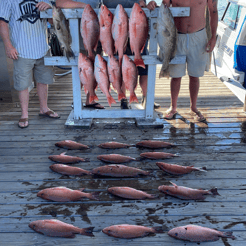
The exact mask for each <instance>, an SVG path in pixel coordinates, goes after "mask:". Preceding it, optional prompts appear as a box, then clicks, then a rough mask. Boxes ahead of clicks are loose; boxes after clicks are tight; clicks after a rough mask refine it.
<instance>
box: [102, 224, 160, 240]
mask: <svg viewBox="0 0 246 246" xmlns="http://www.w3.org/2000/svg"><path fill="white" fill-rule="evenodd" d="M102 231H103V233H105V234H107V235H108V236H111V237H117V238H127V239H130V238H137V237H145V236H148V235H149V234H155V233H164V232H163V230H162V227H145V226H139V225H128V224H122V225H112V226H109V227H106V228H104V229H103V230H102Z"/></svg>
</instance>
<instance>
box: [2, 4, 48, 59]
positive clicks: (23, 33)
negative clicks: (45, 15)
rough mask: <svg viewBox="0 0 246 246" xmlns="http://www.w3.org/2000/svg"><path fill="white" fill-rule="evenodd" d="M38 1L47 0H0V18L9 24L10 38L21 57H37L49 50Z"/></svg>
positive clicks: (44, 22) (45, 27) (44, 24)
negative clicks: (37, 5) (37, 7)
mask: <svg viewBox="0 0 246 246" xmlns="http://www.w3.org/2000/svg"><path fill="white" fill-rule="evenodd" d="M38 2H46V3H49V4H50V2H49V0H42V1H40V0H0V20H3V21H5V22H7V23H8V24H9V32H10V40H11V42H12V45H13V46H14V47H15V48H16V50H17V51H18V53H19V56H20V57H22V58H29V59H39V58H41V57H43V56H45V55H46V53H47V51H48V50H49V46H48V44H47V39H46V30H47V26H46V21H45V20H42V19H40V12H39V11H38V10H37V9H36V7H35V6H36V4H37V3H38Z"/></svg>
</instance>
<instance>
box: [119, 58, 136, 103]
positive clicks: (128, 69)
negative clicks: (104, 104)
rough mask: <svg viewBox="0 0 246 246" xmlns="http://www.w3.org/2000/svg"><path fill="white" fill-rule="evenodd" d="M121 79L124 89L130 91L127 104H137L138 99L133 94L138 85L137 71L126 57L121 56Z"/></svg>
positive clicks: (131, 61)
mask: <svg viewBox="0 0 246 246" xmlns="http://www.w3.org/2000/svg"><path fill="white" fill-rule="evenodd" d="M122 77H123V83H124V85H125V87H126V89H127V90H128V91H130V100H129V103H132V102H136V103H138V98H137V96H136V94H135V89H136V88H137V85H138V70H137V67H136V65H135V63H134V62H133V60H132V59H131V58H129V57H128V56H127V55H123V62H122Z"/></svg>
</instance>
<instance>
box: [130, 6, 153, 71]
mask: <svg viewBox="0 0 246 246" xmlns="http://www.w3.org/2000/svg"><path fill="white" fill-rule="evenodd" d="M148 32H149V25H148V19H147V16H146V14H145V12H144V11H143V9H142V8H141V7H140V5H139V4H138V3H134V5H133V8H132V11H131V15H130V19H129V34H130V47H131V51H132V53H134V63H135V64H136V66H137V67H142V68H145V65H144V61H143V59H142V57H141V52H143V49H144V46H145V43H146V40H147V37H148Z"/></svg>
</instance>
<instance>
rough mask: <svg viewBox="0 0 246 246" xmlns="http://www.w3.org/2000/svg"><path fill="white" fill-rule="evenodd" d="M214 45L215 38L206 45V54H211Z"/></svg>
mask: <svg viewBox="0 0 246 246" xmlns="http://www.w3.org/2000/svg"><path fill="white" fill-rule="evenodd" d="M215 44H216V37H212V38H211V39H210V40H209V41H208V43H207V45H206V51H207V52H208V53H210V52H212V51H213V49H214V47H215Z"/></svg>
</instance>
